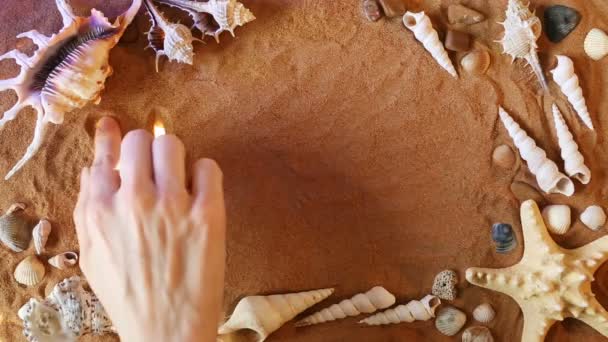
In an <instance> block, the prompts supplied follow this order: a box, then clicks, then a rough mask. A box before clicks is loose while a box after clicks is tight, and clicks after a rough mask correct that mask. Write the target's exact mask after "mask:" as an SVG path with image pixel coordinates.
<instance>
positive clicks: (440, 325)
mask: <svg viewBox="0 0 608 342" xmlns="http://www.w3.org/2000/svg"><path fill="white" fill-rule="evenodd" d="M466 322H467V315H466V314H465V313H464V312H462V311H460V310H458V309H456V308H455V307H453V306H446V307H444V308H441V309H440V310H439V313H438V314H437V319H436V320H435V327H436V328H437V330H439V332H440V333H442V334H444V335H446V336H454V335H456V334H458V332H459V331H460V329H462V327H463V326H464V324H465V323H466Z"/></svg>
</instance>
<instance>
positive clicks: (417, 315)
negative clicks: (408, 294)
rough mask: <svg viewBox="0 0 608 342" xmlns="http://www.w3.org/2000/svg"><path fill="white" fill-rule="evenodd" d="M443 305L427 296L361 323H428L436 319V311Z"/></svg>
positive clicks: (437, 299)
mask: <svg viewBox="0 0 608 342" xmlns="http://www.w3.org/2000/svg"><path fill="white" fill-rule="evenodd" d="M439 304H441V299H439V298H437V297H435V296H433V295H426V296H425V297H424V298H422V299H420V300H412V301H410V302H409V303H407V304H405V305H398V306H396V307H394V308H392V309H388V310H386V311H383V312H380V313H377V314H375V315H373V316H370V317H368V318H366V319H364V320H361V321H360V322H359V323H361V324H367V325H386V324H397V323H401V322H408V323H411V322H413V321H428V320H429V319H431V318H433V317H435V309H436V308H437V307H438V306H439Z"/></svg>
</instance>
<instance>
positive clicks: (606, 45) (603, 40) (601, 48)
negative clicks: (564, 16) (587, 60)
mask: <svg viewBox="0 0 608 342" xmlns="http://www.w3.org/2000/svg"><path fill="white" fill-rule="evenodd" d="M585 53H586V54H587V56H589V57H591V58H592V59H594V60H596V61H599V60H600V59H602V58H604V57H605V56H606V55H608V35H607V34H606V33H605V32H604V31H602V30H600V29H597V28H594V29H593V30H591V31H589V33H588V34H587V37H586V38H585Z"/></svg>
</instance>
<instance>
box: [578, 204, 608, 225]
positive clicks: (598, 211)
mask: <svg viewBox="0 0 608 342" xmlns="http://www.w3.org/2000/svg"><path fill="white" fill-rule="evenodd" d="M581 222H583V224H584V225H585V226H587V228H589V229H591V230H598V229H600V228H602V227H603V226H604V224H605V223H606V213H605V212H604V209H602V207H600V206H599V205H592V206H590V207H588V208H587V209H585V211H583V213H582V214H581Z"/></svg>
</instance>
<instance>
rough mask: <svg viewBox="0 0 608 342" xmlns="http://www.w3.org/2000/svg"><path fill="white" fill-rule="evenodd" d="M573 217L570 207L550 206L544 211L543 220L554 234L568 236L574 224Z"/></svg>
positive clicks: (561, 205)
mask: <svg viewBox="0 0 608 342" xmlns="http://www.w3.org/2000/svg"><path fill="white" fill-rule="evenodd" d="M571 216H572V213H571V210H570V207H569V206H567V205H565V204H555V205H548V206H546V207H545V208H544V209H543V219H544V220H545V223H546V224H547V229H549V231H550V232H551V233H553V234H557V235H563V234H566V233H567V232H568V230H569V229H570V226H571V224H572V217H571Z"/></svg>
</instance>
